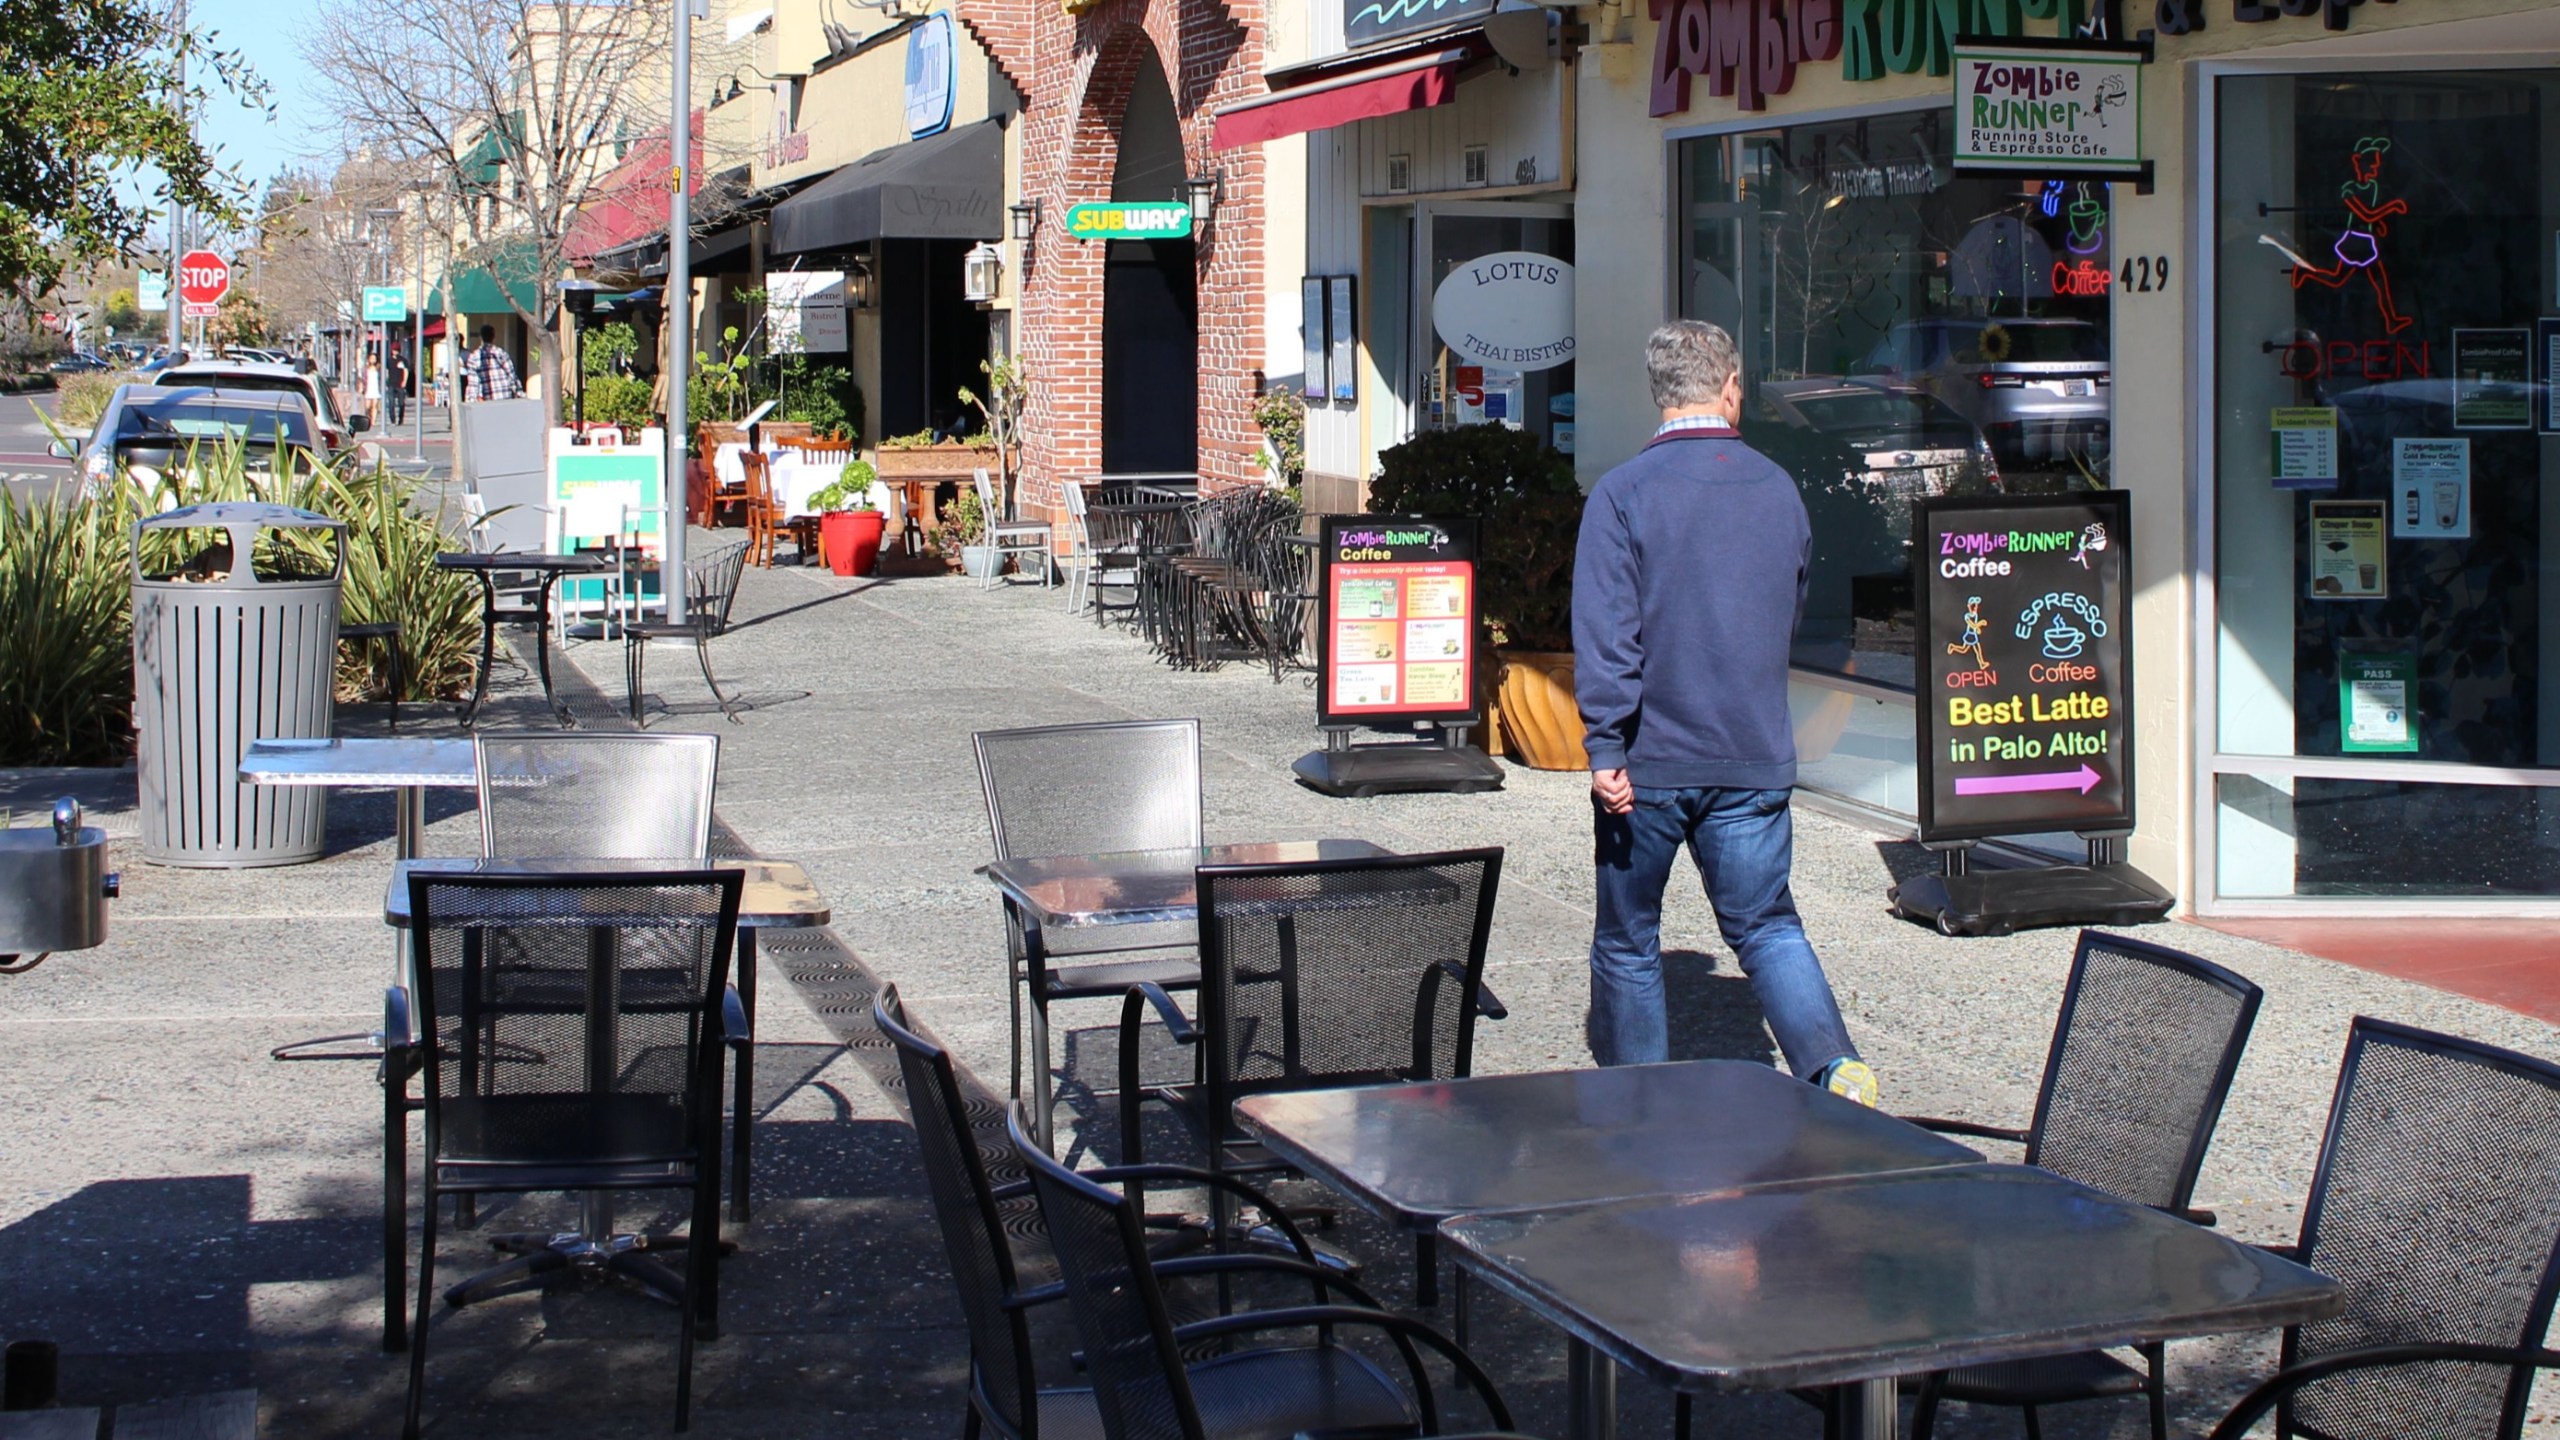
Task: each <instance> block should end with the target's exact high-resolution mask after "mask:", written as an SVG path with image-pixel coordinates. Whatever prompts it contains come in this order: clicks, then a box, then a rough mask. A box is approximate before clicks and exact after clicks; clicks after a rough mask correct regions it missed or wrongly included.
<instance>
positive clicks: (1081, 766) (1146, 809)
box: [970, 720, 1206, 1140]
mask: <svg viewBox="0 0 2560 1440" xmlns="http://www.w3.org/2000/svg"><path fill="white" fill-rule="evenodd" d="M970 742H971V744H972V746H973V748H974V749H975V751H976V753H977V758H978V786H979V789H980V790H981V792H983V793H984V795H985V796H986V802H987V829H988V831H989V832H990V833H991V834H992V835H993V837H994V839H995V854H996V858H997V859H999V860H1006V859H1011V858H1013V857H1016V856H1026V855H1098V854H1109V853H1112V852H1115V851H1121V850H1177V849H1197V848H1199V846H1200V845H1201V844H1202V843H1203V842H1204V840H1205V838H1206V828H1205V824H1204V821H1203V819H1202V813H1201V812H1202V801H1201V789H1200V722H1199V721H1197V720H1111V721H1105V722H1102V723H1100V724H1092V725H1039V726H1032V727H1029V728H1026V729H1020V730H982V731H979V732H978V733H977V734H975V735H973V736H971V737H970ZM1198 933H1199V932H1198V927H1197V926H1194V925H1191V924H1188V923H1170V924H1162V925H1099V926H1091V927H1087V928H1084V929H1079V930H1068V931H1063V932H1061V933H1059V934H1056V935H1051V934H1047V933H1044V932H1043V930H1042V929H1041V927H1040V924H1039V922H1038V921H1037V920H1035V919H1033V918H1032V917H1031V916H1030V915H1028V914H1026V913H1024V912H1023V910H1022V909H1021V907H1020V906H1018V905H1016V904H1014V903H1013V902H1012V901H1011V900H1010V899H1008V900H1007V901H1006V902H1005V963H1006V967H1007V970H1008V983H1009V986H1010V989H1011V993H1012V1002H1013V1005H1012V1010H1013V1086H1012V1092H1011V1093H1012V1094H1013V1096H1014V1098H1016V1099H1019V1098H1021V1096H1022V1068H1023V1067H1022V1059H1023V1054H1022V1051H1023V1046H1022V1040H1023V1033H1022V1032H1023V1018H1024V1002H1025V1001H1026V1000H1028V1001H1029V1009H1030V1024H1031V1049H1032V1051H1033V1054H1034V1063H1033V1065H1032V1069H1031V1113H1032V1118H1033V1120H1034V1122H1035V1123H1036V1124H1037V1125H1038V1127H1039V1131H1040V1135H1041V1138H1042V1139H1044V1140H1045V1139H1047V1138H1048V1136H1049V1111H1050V1108H1051V1103H1052V1092H1051V1073H1050V1069H1049V1006H1050V1005H1051V1004H1052V1003H1053V1002H1055V1001H1059V1000H1096V999H1118V998H1120V997H1121V996H1122V995H1124V994H1126V993H1127V992H1128V989H1129V987H1130V986H1132V985H1136V984H1139V983H1142V982H1143V983H1146V984H1152V985H1156V986H1159V987H1161V988H1163V989H1166V990H1188V989H1190V988H1191V987H1193V986H1194V985H1197V984H1198V983H1199V980H1200V958H1199V952H1198V948H1197V947H1198V945H1199V940H1198Z"/></svg>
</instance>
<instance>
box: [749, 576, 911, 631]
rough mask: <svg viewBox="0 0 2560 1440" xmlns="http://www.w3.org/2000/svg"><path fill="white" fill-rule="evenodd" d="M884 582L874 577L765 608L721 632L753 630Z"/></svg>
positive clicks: (869, 591) (867, 592)
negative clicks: (771, 608)
mask: <svg viewBox="0 0 2560 1440" xmlns="http://www.w3.org/2000/svg"><path fill="white" fill-rule="evenodd" d="M885 583H887V582H885V581H881V580H876V579H875V580H872V581H870V582H868V583H866V584H862V585H856V586H855V587H853V588H852V589H850V590H838V591H835V592H834V593H832V594H828V595H821V596H819V597H818V598H817V599H815V600H803V601H801V602H800V603H799V604H797V605H786V606H784V607H783V608H781V609H779V610H767V611H765V612H764V613H763V614H761V615H751V616H749V617H747V618H746V619H744V620H732V621H730V622H729V628H728V629H726V630H724V631H722V632H721V633H722V634H725V635H735V634H737V633H738V632H739V631H741V630H753V629H754V628H756V627H757V626H759V625H763V624H768V623H770V622H772V621H775V620H781V619H785V618H788V617H790V616H793V615H797V614H799V613H800V612H801V611H803V610H815V609H817V608H818V607H819V606H821V605H833V604H835V603H836V602H837V601H839V600H850V599H852V598H854V597H855V596H857V595H868V594H870V593H871V592H872V591H874V590H877V589H879V588H880V587H881V586H882V585H883V584H885Z"/></svg>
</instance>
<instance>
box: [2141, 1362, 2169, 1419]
mask: <svg viewBox="0 0 2560 1440" xmlns="http://www.w3.org/2000/svg"><path fill="white" fill-rule="evenodd" d="M2141 1349H2142V1358H2143V1359H2144V1360H2145V1361H2147V1362H2149V1364H2150V1367H2151V1383H2150V1384H2148V1385H2146V1386H2144V1387H2143V1389H2144V1390H2145V1391H2147V1392H2148V1393H2149V1397H2150V1400H2151V1440H2169V1347H2168V1346H2166V1345H2163V1344H2161V1343H2159V1342H2157V1341H2154V1342H2153V1343H2151V1344H2149V1345H2145V1346H2143V1347H2141Z"/></svg>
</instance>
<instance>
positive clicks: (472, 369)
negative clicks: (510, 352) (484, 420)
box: [462, 325, 524, 400]
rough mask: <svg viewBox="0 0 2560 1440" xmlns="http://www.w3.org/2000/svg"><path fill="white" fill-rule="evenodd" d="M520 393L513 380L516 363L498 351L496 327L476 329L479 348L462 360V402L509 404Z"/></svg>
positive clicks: (487, 326) (519, 384)
mask: <svg viewBox="0 0 2560 1440" xmlns="http://www.w3.org/2000/svg"><path fill="white" fill-rule="evenodd" d="M523 393H524V386H523V385H522V384H521V383H519V382H518V381H517V379H516V362H515V361H513V360H511V359H509V358H508V357H507V352H506V351H504V350H501V349H499V348H498V327H497V326H495V325H483V326H481V327H480V344H479V347H478V348H477V349H474V350H473V351H472V352H471V353H470V354H469V355H466V356H464V357H463V360H462V398H463V399H465V400H513V399H515V398H516V397H517V396H519V395H522V394H523Z"/></svg>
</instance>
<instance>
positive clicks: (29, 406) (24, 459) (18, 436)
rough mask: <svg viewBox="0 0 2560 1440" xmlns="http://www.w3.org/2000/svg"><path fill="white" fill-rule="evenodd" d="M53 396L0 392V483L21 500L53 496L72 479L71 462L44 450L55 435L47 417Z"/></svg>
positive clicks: (50, 409)
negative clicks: (47, 428) (47, 425)
mask: <svg viewBox="0 0 2560 1440" xmlns="http://www.w3.org/2000/svg"><path fill="white" fill-rule="evenodd" d="M52 409H53V396H52V395H51V394H50V393H46V394H41V395H0V485H6V486H7V487H8V488H9V493H10V494H12V495H14V496H16V497H18V498H19V499H21V500H29V499H35V500H43V499H50V498H52V496H53V493H54V491H55V489H56V488H57V487H59V486H60V485H61V484H62V483H63V482H64V481H66V480H69V479H70V478H71V463H70V462H69V461H67V460H56V459H54V458H53V457H52V456H50V455H47V454H46V453H45V448H44V447H45V445H46V444H47V443H48V442H49V441H50V440H51V439H52V434H51V432H49V431H48V430H46V429H45V425H44V416H45V415H47V414H49V413H50V412H51V411H52Z"/></svg>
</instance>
